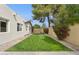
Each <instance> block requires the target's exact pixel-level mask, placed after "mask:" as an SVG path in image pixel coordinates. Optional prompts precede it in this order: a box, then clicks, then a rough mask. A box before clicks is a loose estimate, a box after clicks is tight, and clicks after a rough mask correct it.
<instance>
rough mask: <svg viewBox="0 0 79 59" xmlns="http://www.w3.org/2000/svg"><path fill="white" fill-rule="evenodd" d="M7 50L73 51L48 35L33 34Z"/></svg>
mask: <svg viewBox="0 0 79 59" xmlns="http://www.w3.org/2000/svg"><path fill="white" fill-rule="evenodd" d="M7 51H71V49H69V48H67V47H65V46H64V45H62V44H60V43H59V42H57V41H55V40H53V39H52V38H50V37H48V36H46V35H42V34H39V35H38V34H37V35H35V34H33V35H31V36H30V37H28V38H26V39H24V40H23V41H22V42H20V43H18V44H16V45H15V46H13V47H11V48H9V49H8V50H7Z"/></svg>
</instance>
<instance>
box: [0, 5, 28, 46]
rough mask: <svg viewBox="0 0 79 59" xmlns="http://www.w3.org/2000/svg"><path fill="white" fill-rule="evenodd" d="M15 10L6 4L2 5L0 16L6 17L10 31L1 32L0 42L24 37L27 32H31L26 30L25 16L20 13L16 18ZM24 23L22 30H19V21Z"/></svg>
mask: <svg viewBox="0 0 79 59" xmlns="http://www.w3.org/2000/svg"><path fill="white" fill-rule="evenodd" d="M14 14H16V13H15V12H14V11H12V10H11V9H9V8H8V7H7V6H6V5H0V17H3V18H6V19H7V20H8V31H7V32H0V44H3V43H6V42H9V41H11V40H14V39H16V38H19V37H22V36H24V35H26V34H29V31H26V27H25V24H24V22H23V20H24V19H23V18H21V17H20V16H19V15H16V19H17V21H16V20H15V18H14V16H13V15H14ZM18 22H19V23H21V24H23V27H22V31H17V23H18Z"/></svg>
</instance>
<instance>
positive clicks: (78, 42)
mask: <svg viewBox="0 0 79 59" xmlns="http://www.w3.org/2000/svg"><path fill="white" fill-rule="evenodd" d="M65 40H66V41H67V42H69V43H71V44H72V45H75V46H79V24H75V25H73V26H70V31H69V36H68V37H67V38H66V39H65Z"/></svg>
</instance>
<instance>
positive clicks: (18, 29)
mask: <svg viewBox="0 0 79 59" xmlns="http://www.w3.org/2000/svg"><path fill="white" fill-rule="evenodd" d="M17 31H22V24H20V23H17Z"/></svg>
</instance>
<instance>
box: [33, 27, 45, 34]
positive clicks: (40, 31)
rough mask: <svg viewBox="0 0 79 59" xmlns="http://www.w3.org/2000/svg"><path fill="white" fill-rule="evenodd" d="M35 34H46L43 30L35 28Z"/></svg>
mask: <svg viewBox="0 0 79 59" xmlns="http://www.w3.org/2000/svg"><path fill="white" fill-rule="evenodd" d="M33 33H39V34H40V33H44V31H43V28H33Z"/></svg>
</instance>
